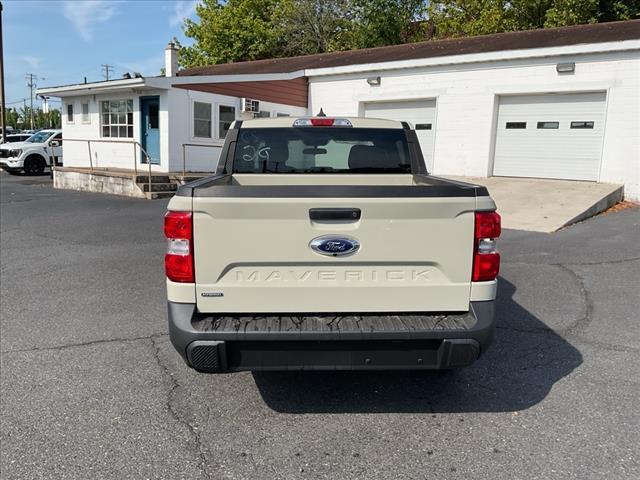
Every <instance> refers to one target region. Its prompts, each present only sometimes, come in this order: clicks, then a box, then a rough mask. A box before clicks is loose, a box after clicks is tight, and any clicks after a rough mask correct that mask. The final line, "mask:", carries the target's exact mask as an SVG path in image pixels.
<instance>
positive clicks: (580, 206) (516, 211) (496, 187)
mask: <svg viewBox="0 0 640 480" xmlns="http://www.w3.org/2000/svg"><path fill="white" fill-rule="evenodd" d="M447 177H449V178H452V179H454V180H460V181H463V182H468V183H475V184H477V185H484V186H486V187H487V188H488V189H489V193H490V194H491V196H492V197H493V199H494V200H495V202H496V205H497V206H498V211H499V212H500V215H501V216H502V226H503V228H511V229H514V230H526V231H530V232H544V233H551V232H555V231H557V230H559V229H561V228H562V227H565V226H567V225H571V224H573V223H576V222H578V221H581V220H584V219H586V218H589V217H591V216H593V215H596V214H598V213H600V212H602V211H604V210H606V209H607V208H609V207H610V206H612V205H614V204H615V203H616V202H619V201H620V200H622V196H623V190H624V189H623V186H622V185H612V184H608V183H595V182H577V181H570V180H547V179H541V178H509V177H489V178H480V177H454V176H447Z"/></svg>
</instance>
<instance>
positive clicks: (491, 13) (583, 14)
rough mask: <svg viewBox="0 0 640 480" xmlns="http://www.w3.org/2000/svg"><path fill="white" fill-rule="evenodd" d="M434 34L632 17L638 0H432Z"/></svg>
mask: <svg viewBox="0 0 640 480" xmlns="http://www.w3.org/2000/svg"><path fill="white" fill-rule="evenodd" d="M428 12H429V21H430V22H432V24H433V28H434V31H435V35H434V36H435V37H437V38H447V37H464V36H469V35H482V34H488V33H499V32H508V31H516V30H529V29H532V28H549V27H563V26H566V25H578V24H584V23H596V22H608V21H613V20H627V19H630V18H634V17H635V16H637V15H638V12H640V0H440V1H437V0H433V1H431V2H429V8H428Z"/></svg>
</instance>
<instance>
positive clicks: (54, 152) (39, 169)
mask: <svg viewBox="0 0 640 480" xmlns="http://www.w3.org/2000/svg"><path fill="white" fill-rule="evenodd" d="M52 160H53V162H54V165H59V164H61V162H62V130H40V131H39V132H36V133H34V134H33V135H31V136H30V137H29V138H28V139H27V140H25V141H24V142H16V143H4V144H2V145H0V168H2V169H3V170H6V171H7V172H9V173H13V174H16V173H19V172H24V173H26V174H28V175H38V174H41V173H43V172H44V170H45V168H46V167H51V162H52Z"/></svg>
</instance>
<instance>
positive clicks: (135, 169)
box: [62, 138, 151, 194]
mask: <svg viewBox="0 0 640 480" xmlns="http://www.w3.org/2000/svg"><path fill="white" fill-rule="evenodd" d="M64 142H87V148H88V149H89V170H90V171H91V172H93V159H92V158H91V142H94V143H117V144H121V145H126V144H131V145H133V172H134V175H135V176H136V177H137V176H138V157H137V152H138V151H137V149H136V148H137V147H140V152H141V153H142V154H143V155H144V158H145V159H146V160H147V166H148V167H149V174H148V185H149V194H151V157H150V156H149V154H148V153H147V151H146V150H145V149H144V148H143V147H142V144H141V143H140V142H138V141H137V140H102V139H101V140H90V139H86V138H63V139H62V143H63V144H64ZM63 158H64V157H63Z"/></svg>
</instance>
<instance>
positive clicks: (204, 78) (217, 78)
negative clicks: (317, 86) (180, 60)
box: [171, 70, 305, 85]
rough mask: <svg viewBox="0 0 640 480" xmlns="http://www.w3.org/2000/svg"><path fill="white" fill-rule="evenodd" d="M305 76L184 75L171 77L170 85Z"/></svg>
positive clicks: (298, 76) (256, 80)
mask: <svg viewBox="0 0 640 480" xmlns="http://www.w3.org/2000/svg"><path fill="white" fill-rule="evenodd" d="M304 76H305V71H304V70H296V71H295V72H286V73H262V74H252V73H247V74H238V75H185V76H180V75H178V76H177V77H171V85H189V84H191V83H235V82H270V81H275V80H293V79H295V78H300V77H304Z"/></svg>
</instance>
